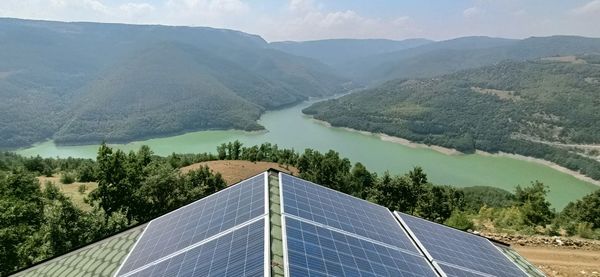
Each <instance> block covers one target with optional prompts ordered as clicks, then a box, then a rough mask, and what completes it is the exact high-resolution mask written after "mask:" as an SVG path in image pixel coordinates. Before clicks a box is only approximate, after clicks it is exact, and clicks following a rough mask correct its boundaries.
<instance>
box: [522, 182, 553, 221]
mask: <svg viewBox="0 0 600 277" xmlns="http://www.w3.org/2000/svg"><path fill="white" fill-rule="evenodd" d="M547 194H548V188H547V187H546V186H544V184H543V183H541V182H539V181H535V182H531V185H530V186H528V187H521V186H517V188H516V189H515V200H516V202H517V205H518V206H519V207H520V208H521V211H522V212H523V216H524V219H525V223H526V224H527V225H530V226H536V225H542V226H543V225H546V224H548V223H550V221H551V220H552V219H553V218H554V211H553V210H552V209H550V202H548V201H547V200H546V195H547Z"/></svg>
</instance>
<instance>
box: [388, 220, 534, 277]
mask: <svg viewBox="0 0 600 277" xmlns="http://www.w3.org/2000/svg"><path fill="white" fill-rule="evenodd" d="M393 214H394V217H395V218H396V219H397V220H398V221H399V222H400V226H402V229H404V230H405V231H406V232H407V233H408V234H409V236H410V238H411V239H413V241H414V242H415V243H416V244H417V245H418V248H419V249H420V250H421V251H422V252H423V255H425V257H427V259H428V260H429V261H430V263H431V264H432V265H433V267H434V268H435V269H436V271H438V273H439V274H440V275H442V276H444V277H447V275H446V273H445V272H444V270H443V269H442V268H441V267H440V266H439V264H444V265H446V266H450V267H454V268H457V269H461V270H464V271H468V272H471V273H475V274H477V275H481V276H489V277H494V276H493V275H490V274H487V273H484V272H479V271H476V270H472V269H470V268H466V267H462V266H459V265H455V264H450V263H446V262H442V261H438V260H435V259H434V258H433V256H432V255H431V254H430V253H429V251H427V248H425V246H424V245H423V244H422V243H421V241H420V240H419V238H418V237H417V236H416V235H415V233H413V231H412V230H411V229H410V227H409V225H408V224H406V222H405V221H404V220H403V219H402V217H401V216H400V213H399V212H398V211H394V213H393ZM440 225H441V224H440ZM442 226H444V227H446V228H451V227H448V226H445V225H442ZM456 231H459V230H456ZM467 234H469V233H467ZM469 235H472V236H475V235H474V234H469ZM482 238H483V237H482ZM484 239H485V238H484ZM486 241H487V242H488V243H490V245H491V246H492V247H493V248H494V249H496V250H497V251H498V252H500V253H501V254H502V255H503V256H504V257H506V255H505V254H504V253H502V251H500V250H499V249H497V248H496V246H495V245H494V244H493V243H492V242H491V241H489V240H488V239H486ZM506 258H507V259H508V257H506ZM508 260H509V261H510V259H508ZM511 263H512V261H511ZM515 266H516V267H517V268H519V270H521V271H523V273H525V275H527V272H525V271H524V270H523V269H522V268H521V267H520V266H517V265H515Z"/></svg>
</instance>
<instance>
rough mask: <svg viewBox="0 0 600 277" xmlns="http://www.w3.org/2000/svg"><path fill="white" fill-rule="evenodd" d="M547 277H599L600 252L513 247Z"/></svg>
mask: <svg viewBox="0 0 600 277" xmlns="http://www.w3.org/2000/svg"><path fill="white" fill-rule="evenodd" d="M513 248H514V249H515V250H517V252H519V254H521V255H523V256H524V257H525V258H526V259H527V260H528V261H530V262H531V263H533V264H534V265H536V266H537V267H538V268H540V269H541V270H542V271H544V273H546V275H548V276H556V277H558V276H561V277H562V276H600V251H598V250H586V249H569V248H555V247H544V246H519V245H516V246H514V247H513Z"/></svg>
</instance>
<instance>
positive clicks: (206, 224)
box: [118, 173, 268, 275]
mask: <svg viewBox="0 0 600 277" xmlns="http://www.w3.org/2000/svg"><path fill="white" fill-rule="evenodd" d="M266 178H267V175H266V173H263V174H260V175H257V176H255V177H253V178H250V179H247V180H245V181H243V182H241V183H239V184H237V185H233V186H231V187H229V188H227V189H225V190H222V191H220V192H218V193H215V194H213V195H210V196H207V197H205V198H203V199H200V200H198V201H196V202H194V203H192V204H190V205H187V206H185V207H182V208H180V209H177V210H175V211H173V212H171V213H168V214H166V215H164V216H161V217H159V218H156V219H154V220H152V221H151V222H150V224H149V225H148V226H147V227H146V229H145V230H144V233H143V234H142V236H141V237H140V238H139V240H138V241H137V243H136V245H135V246H134V248H133V249H132V250H131V252H130V254H129V256H128V257H127V259H126V260H125V262H124V264H123V265H122V268H121V269H120V270H119V274H118V275H122V274H124V273H127V272H130V271H132V270H135V269H137V268H139V267H142V266H144V265H146V264H148V263H151V262H154V261H156V260H158V259H160V258H162V257H165V256H167V255H169V254H172V253H174V252H176V251H179V250H181V249H184V248H186V247H189V246H191V245H194V244H196V243H199V242H201V241H203V240H205V239H208V238H210V237H212V236H214V235H217V234H219V233H221V232H223V231H226V230H228V229H230V228H232V227H234V226H236V225H239V224H242V223H244V222H247V221H249V220H251V219H254V218H257V217H259V216H262V215H264V214H266V213H267V212H268V208H267V206H266V205H265V200H266V198H265V193H266V180H267V179H266Z"/></svg>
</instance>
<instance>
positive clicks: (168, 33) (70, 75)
mask: <svg viewBox="0 0 600 277" xmlns="http://www.w3.org/2000/svg"><path fill="white" fill-rule="evenodd" d="M345 82H346V80H345V79H343V78H340V77H338V76H337V75H335V74H334V73H332V70H331V69H330V68H329V67H328V66H326V65H324V64H321V63H319V62H317V61H315V60H313V59H308V58H304V57H299V56H295V55H290V54H286V53H284V52H281V51H279V50H275V49H272V48H270V47H269V44H267V43H266V42H265V41H264V40H263V39H262V38H260V37H259V36H255V35H249V34H246V33H242V32H238V31H231V30H222V29H212V28H197V27H194V28H192V27H170V26H152V25H124V24H97V23H63V22H49V21H31V20H19V19H0V97H1V99H2V101H1V103H0V147H18V146H26V145H29V144H31V143H35V142H39V141H42V140H45V139H49V138H53V139H56V141H57V142H63V143H64V142H68V143H84V142H99V141H101V140H108V141H127V140H133V139H137V138H143V137H147V136H156V135H166V134H172V133H177V132H182V131H187V130H199V129H213V128H219V129H225V128H237V129H244V130H256V129H260V128H262V127H261V126H259V125H257V123H256V119H258V117H259V115H260V113H261V112H262V111H263V110H265V109H271V108H276V107H280V106H282V105H287V104H291V103H295V102H298V101H301V100H304V99H306V98H308V97H311V96H324V95H330V94H333V93H336V92H340V91H341V89H342V85H343V84H344V83H345Z"/></svg>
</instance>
